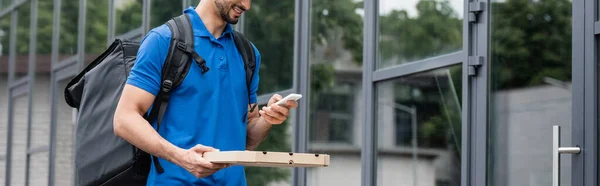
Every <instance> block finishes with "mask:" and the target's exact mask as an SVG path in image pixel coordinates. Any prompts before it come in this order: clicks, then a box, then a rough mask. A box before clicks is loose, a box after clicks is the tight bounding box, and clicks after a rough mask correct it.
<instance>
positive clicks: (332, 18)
mask: <svg viewBox="0 0 600 186" xmlns="http://www.w3.org/2000/svg"><path fill="white" fill-rule="evenodd" d="M363 4H364V3H363V1H356V0H335V1H331V0H313V1H312V5H311V8H310V9H311V18H310V20H311V26H310V28H311V29H312V30H311V37H310V38H311V46H310V58H309V59H310V60H309V65H310V89H309V90H310V96H308V97H307V99H309V100H308V101H309V109H308V110H309V118H308V122H307V123H308V125H309V126H308V134H309V152H315V153H327V154H330V155H331V166H330V167H328V168H326V169H319V168H315V169H312V168H311V169H308V173H307V174H308V175H307V176H308V178H307V184H308V185H360V174H361V168H360V157H361V156H360V146H361V145H360V142H361V139H362V138H361V136H362V135H361V134H362V133H361V131H362V129H361V128H362V123H364V121H363V119H362V118H363V115H364V114H363V110H362V107H361V105H362V103H361V100H362V98H361V96H362V94H361V86H362V83H361V81H362V67H361V63H362V39H363V38H362V30H363V16H362V11H363V9H362V6H363ZM292 27H293V26H292ZM302 78H305V77H302Z"/></svg>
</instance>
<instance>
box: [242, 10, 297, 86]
mask: <svg viewBox="0 0 600 186" xmlns="http://www.w3.org/2000/svg"><path fill="white" fill-rule="evenodd" d="M294 12H295V11H294V0H278V1H277V3H273V1H272V0H254V1H252V6H251V8H250V10H249V11H248V12H246V13H244V16H245V23H244V24H245V26H244V27H245V29H246V30H245V31H246V32H245V36H246V37H247V38H248V39H249V40H250V41H252V42H253V43H254V45H255V46H256V48H258V50H259V52H260V55H261V64H260V72H259V74H260V85H259V88H258V94H265V93H270V92H276V91H282V90H286V89H290V88H292V83H293V78H294V76H293V74H294V71H293V70H294V47H293V46H294V39H292V38H294V29H293V28H294V17H295V16H294ZM238 24H239V22H238ZM274 51H276V52H274ZM284 96H285V95H284Z"/></svg>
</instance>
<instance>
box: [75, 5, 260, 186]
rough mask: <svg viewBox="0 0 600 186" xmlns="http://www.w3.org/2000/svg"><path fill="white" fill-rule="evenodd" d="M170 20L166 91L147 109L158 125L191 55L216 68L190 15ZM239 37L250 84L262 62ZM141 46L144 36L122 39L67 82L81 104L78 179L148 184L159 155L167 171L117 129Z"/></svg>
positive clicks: (77, 104) (80, 181)
mask: <svg viewBox="0 0 600 186" xmlns="http://www.w3.org/2000/svg"><path fill="white" fill-rule="evenodd" d="M166 24H167V25H168V27H169V29H170V30H171V33H172V38H173V39H171V42H170V48H169V51H168V55H167V58H166V60H165V64H164V65H163V67H162V73H161V88H160V92H159V93H158V95H157V96H156V99H155V100H154V103H153V106H152V109H151V110H150V112H149V114H146V115H144V118H145V119H146V120H147V121H148V122H150V123H152V122H153V121H158V125H160V123H161V121H162V116H163V114H164V112H165V110H166V108H167V106H168V103H169V97H170V93H171V91H172V90H173V89H175V88H177V86H179V84H180V83H181V82H182V81H183V78H184V77H185V75H186V74H187V71H188V70H189V68H190V65H192V60H191V59H194V61H196V63H197V65H199V66H200V67H201V68H202V73H203V74H204V73H206V72H208V71H209V70H210V69H209V68H208V67H207V66H206V62H205V61H204V59H202V58H201V57H200V56H199V55H198V53H196V52H195V51H194V47H193V46H194V40H193V31H192V27H191V22H190V20H189V17H188V15H187V14H183V15H181V16H177V17H175V18H173V19H171V20H169V21H168V22H167V23H166ZM234 40H235V45H236V47H237V49H238V51H239V52H240V54H241V55H242V58H243V60H244V67H245V69H246V83H247V86H248V90H249V88H250V87H249V86H250V82H251V81H252V77H253V73H254V70H255V68H256V61H255V59H256V57H255V54H254V49H253V47H252V45H251V43H250V41H248V40H247V39H246V38H245V37H244V36H243V35H242V34H241V33H239V32H237V31H234ZM139 46H140V43H139V42H135V41H128V40H121V39H116V40H115V41H114V42H113V43H112V44H111V45H110V46H109V47H108V49H107V50H106V51H105V52H103V53H102V54H101V55H100V56H98V57H97V58H96V59H94V60H93V61H92V62H91V63H90V64H89V65H88V66H86V67H85V69H84V70H83V71H81V72H80V73H79V74H78V75H77V76H75V77H74V78H73V79H71V80H70V82H69V83H68V84H67V86H66V87H65V90H64V95H65V100H66V102H67V104H68V105H69V106H71V107H73V108H76V109H77V110H78V114H77V119H76V122H77V131H76V137H75V143H76V145H75V152H76V153H75V173H76V177H77V178H76V180H77V184H76V185H131V186H135V185H146V179H147V176H148V173H149V171H150V167H151V161H154V163H155V168H156V170H157V171H158V172H159V173H160V172H163V171H164V170H163V169H162V167H161V166H160V164H159V162H158V159H157V158H156V157H154V156H151V155H150V154H148V153H147V152H144V151H143V150H141V149H138V148H137V147H135V146H134V145H132V144H130V143H129V142H127V141H126V140H124V139H122V138H120V137H118V136H116V135H115V134H114V132H113V116H114V112H115V108H116V106H117V103H118V101H119V98H120V96H121V91H122V90H123V87H124V86H125V82H126V81H127V77H128V76H129V72H130V71H131V68H132V67H133V65H134V63H135V60H136V55H137V51H138V48H139ZM157 128H158V127H157Z"/></svg>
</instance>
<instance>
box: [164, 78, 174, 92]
mask: <svg viewBox="0 0 600 186" xmlns="http://www.w3.org/2000/svg"><path fill="white" fill-rule="evenodd" d="M171 88H173V82H172V81H171V80H168V79H167V80H165V81H163V83H162V91H163V92H169V91H171Z"/></svg>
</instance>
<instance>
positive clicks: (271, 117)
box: [246, 94, 298, 150]
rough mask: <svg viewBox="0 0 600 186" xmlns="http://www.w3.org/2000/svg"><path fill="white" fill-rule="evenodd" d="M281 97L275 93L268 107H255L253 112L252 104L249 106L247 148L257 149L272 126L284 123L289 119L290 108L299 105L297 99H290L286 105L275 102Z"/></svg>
mask: <svg viewBox="0 0 600 186" xmlns="http://www.w3.org/2000/svg"><path fill="white" fill-rule="evenodd" d="M281 99H283V97H281V95H279V94H275V95H273V96H272V97H271V99H269V103H268V104H267V106H266V107H263V108H262V109H258V108H257V109H254V110H253V111H252V112H250V110H251V109H250V108H251V107H252V105H250V106H248V111H249V113H248V127H247V137H246V139H247V140H246V150H254V149H256V147H258V145H260V143H261V142H262V141H263V140H264V139H265V137H266V136H267V134H268V133H269V130H270V129H271V127H272V126H273V125H278V124H281V123H283V121H285V120H286V119H287V117H288V115H289V111H290V109H291V108H296V107H298V103H297V102H296V101H288V102H287V105H286V106H280V105H276V104H274V103H275V102H277V101H279V100H281ZM259 113H260V115H259Z"/></svg>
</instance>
